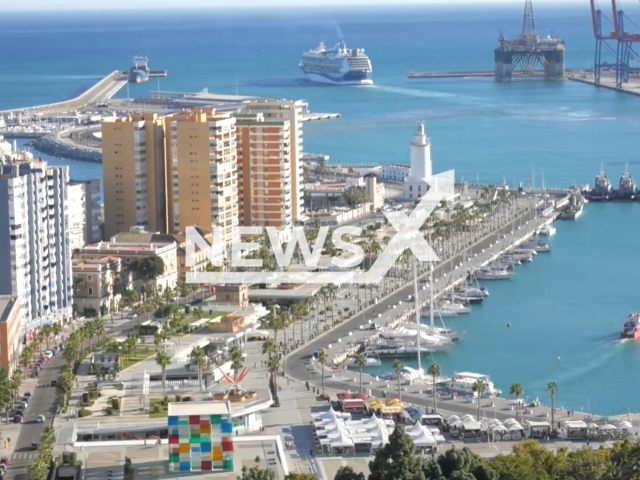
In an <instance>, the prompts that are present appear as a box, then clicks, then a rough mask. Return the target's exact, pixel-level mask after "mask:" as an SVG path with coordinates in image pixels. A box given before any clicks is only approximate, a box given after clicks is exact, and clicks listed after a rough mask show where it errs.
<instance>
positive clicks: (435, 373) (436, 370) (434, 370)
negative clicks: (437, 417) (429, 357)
mask: <svg viewBox="0 0 640 480" xmlns="http://www.w3.org/2000/svg"><path fill="white" fill-rule="evenodd" d="M427 373H428V374H429V375H431V377H433V386H432V387H431V388H432V389H433V411H434V412H436V411H437V410H438V405H437V403H436V402H437V400H436V377H439V376H440V375H442V371H441V370H440V365H438V364H437V363H432V364H431V365H429V370H427Z"/></svg>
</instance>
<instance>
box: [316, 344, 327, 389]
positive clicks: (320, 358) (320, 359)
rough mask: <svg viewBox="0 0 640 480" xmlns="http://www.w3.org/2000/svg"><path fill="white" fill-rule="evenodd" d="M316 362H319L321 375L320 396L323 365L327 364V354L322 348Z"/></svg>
mask: <svg viewBox="0 0 640 480" xmlns="http://www.w3.org/2000/svg"><path fill="white" fill-rule="evenodd" d="M318 362H320V367H321V370H322V371H321V372H320V373H321V374H322V395H324V365H325V363H327V352H326V350H325V349H324V348H323V349H322V350H320V355H318Z"/></svg>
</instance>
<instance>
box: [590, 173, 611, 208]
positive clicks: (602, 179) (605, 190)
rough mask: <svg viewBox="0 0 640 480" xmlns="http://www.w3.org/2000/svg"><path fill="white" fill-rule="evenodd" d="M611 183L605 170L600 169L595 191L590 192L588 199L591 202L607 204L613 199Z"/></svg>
mask: <svg viewBox="0 0 640 480" xmlns="http://www.w3.org/2000/svg"><path fill="white" fill-rule="evenodd" d="M611 190H612V189H611V182H610V181H609V177H607V174H606V173H604V169H602V167H601V168H600V172H599V173H598V175H596V180H595V182H594V187H593V190H591V191H590V192H589V195H588V197H587V198H588V199H589V201H590V202H606V201H607V200H609V199H610V198H611Z"/></svg>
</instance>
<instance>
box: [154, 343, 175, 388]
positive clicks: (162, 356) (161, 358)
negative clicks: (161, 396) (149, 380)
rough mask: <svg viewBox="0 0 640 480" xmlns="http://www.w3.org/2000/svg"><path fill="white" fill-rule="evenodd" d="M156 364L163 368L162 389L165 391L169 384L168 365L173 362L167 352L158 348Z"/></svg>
mask: <svg viewBox="0 0 640 480" xmlns="http://www.w3.org/2000/svg"><path fill="white" fill-rule="evenodd" d="M156 364H157V365H159V366H160V368H161V369H162V391H165V390H166V384H167V365H170V364H171V359H170V358H169V355H167V352H165V351H164V350H158V353H156Z"/></svg>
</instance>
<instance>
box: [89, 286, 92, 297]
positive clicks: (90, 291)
mask: <svg viewBox="0 0 640 480" xmlns="http://www.w3.org/2000/svg"><path fill="white" fill-rule="evenodd" d="M89 296H90V297H92V296H93V288H91V287H89Z"/></svg>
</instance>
